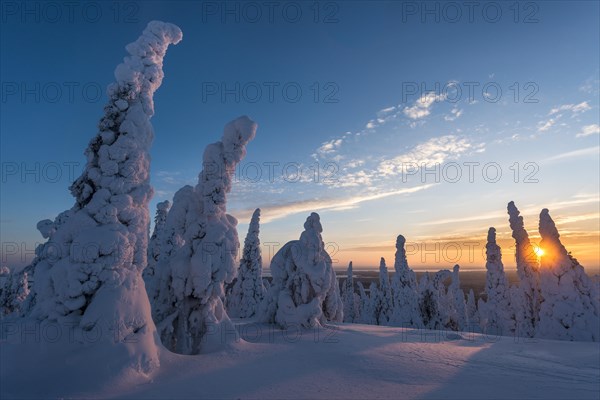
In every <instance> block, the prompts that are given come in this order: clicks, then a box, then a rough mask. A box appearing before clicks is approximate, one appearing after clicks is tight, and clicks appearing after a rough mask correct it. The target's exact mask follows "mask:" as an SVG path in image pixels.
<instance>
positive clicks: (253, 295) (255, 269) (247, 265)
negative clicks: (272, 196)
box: [226, 208, 265, 318]
mask: <svg viewBox="0 0 600 400" xmlns="http://www.w3.org/2000/svg"><path fill="white" fill-rule="evenodd" d="M259 221H260V208H257V209H256V210H254V213H253V214H252V219H251V220H250V226H249V227H248V234H247V235H246V240H244V250H243V253H242V259H241V261H240V268H239V270H238V274H237V279H236V281H235V283H234V285H233V288H232V289H231V293H229V295H228V296H227V299H226V300H227V312H228V314H229V315H230V316H232V317H239V318H249V317H252V316H254V315H255V314H256V313H257V311H258V305H259V304H260V302H261V301H262V299H263V297H264V296H265V287H264V286H263V282H262V254H261V250H260V239H259V238H258V234H259Z"/></svg>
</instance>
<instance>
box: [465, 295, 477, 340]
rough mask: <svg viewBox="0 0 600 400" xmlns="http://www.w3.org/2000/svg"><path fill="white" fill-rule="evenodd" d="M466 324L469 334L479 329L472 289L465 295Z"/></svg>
mask: <svg viewBox="0 0 600 400" xmlns="http://www.w3.org/2000/svg"><path fill="white" fill-rule="evenodd" d="M467 323H468V330H469V331H470V332H473V331H475V330H476V329H477V328H478V327H479V310H477V303H476V302H475V293H474V292H473V289H470V290H469V294H468V295H467Z"/></svg>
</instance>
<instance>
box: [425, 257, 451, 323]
mask: <svg viewBox="0 0 600 400" xmlns="http://www.w3.org/2000/svg"><path fill="white" fill-rule="evenodd" d="M450 276H451V273H450V271H448V270H447V269H446V270H441V271H438V272H436V273H435V274H434V275H433V277H431V276H430V274H429V272H426V273H425V274H424V275H423V277H422V278H421V280H420V281H419V311H420V313H421V320H422V321H423V325H424V327H425V328H427V329H443V328H444V327H445V326H446V324H447V321H449V317H448V312H447V304H446V296H447V293H446V287H445V285H444V281H445V280H447V279H448V278H449V277H450Z"/></svg>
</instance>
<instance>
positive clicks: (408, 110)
mask: <svg viewBox="0 0 600 400" xmlns="http://www.w3.org/2000/svg"><path fill="white" fill-rule="evenodd" d="M444 100H446V95H445V94H443V93H442V94H436V93H435V92H429V93H425V94H423V95H422V96H421V97H420V98H419V99H418V100H417V101H415V103H414V104H413V105H412V106H411V107H405V108H404V110H403V112H404V115H406V116H407V117H408V118H410V119H421V118H424V117H426V116H428V115H429V114H431V106H433V104H434V103H436V102H439V101H444Z"/></svg>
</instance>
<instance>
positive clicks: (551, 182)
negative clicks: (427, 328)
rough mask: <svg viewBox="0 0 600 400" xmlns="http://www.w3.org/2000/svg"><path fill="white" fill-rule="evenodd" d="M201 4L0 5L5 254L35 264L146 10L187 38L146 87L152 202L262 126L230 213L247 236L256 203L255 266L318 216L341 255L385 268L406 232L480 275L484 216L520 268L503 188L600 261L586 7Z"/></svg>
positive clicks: (595, 66)
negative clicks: (59, 10)
mask: <svg viewBox="0 0 600 400" xmlns="http://www.w3.org/2000/svg"><path fill="white" fill-rule="evenodd" d="M209 3H210V4H212V5H213V6H215V7H217V9H213V8H206V5H204V6H203V5H202V3H200V2H172V3H169V5H164V4H162V3H158V2H141V3H135V4H136V5H137V8H135V9H123V10H114V9H111V8H110V6H109V2H107V3H106V4H105V5H104V6H102V7H105V8H101V16H100V17H98V20H97V21H90V18H89V16H88V17H82V14H81V10H79V12H75V13H74V16H73V18H72V20H70V19H69V18H68V15H67V13H66V12H63V14H62V17H60V18H58V21H56V22H52V21H49V20H48V19H49V18H48V15H46V20H44V18H41V20H40V21H39V22H38V21H35V20H33V19H32V20H31V21H29V23H21V19H22V18H32V17H28V16H27V15H21V14H18V13H17V14H14V13H13V12H12V11H11V12H10V13H7V12H6V10H3V14H2V18H3V20H2V24H1V28H0V29H1V32H0V33H1V35H0V43H1V46H2V52H3V56H2V58H1V60H0V67H1V81H2V103H1V107H2V111H1V118H0V128H1V132H2V135H1V146H0V147H1V150H0V154H1V158H2V190H1V192H0V206H1V225H0V233H1V241H2V264H6V265H9V266H16V267H17V266H22V265H24V264H26V263H27V262H28V261H29V260H31V257H32V255H33V254H32V252H33V248H34V246H35V245H34V244H35V243H36V242H40V241H41V240H42V238H41V236H40V235H39V233H38V232H37V230H36V228H35V225H36V223H37V221H39V220H41V219H45V218H54V217H55V216H56V215H57V214H58V213H59V212H61V211H63V210H65V209H67V208H70V207H71V206H72V204H73V199H72V197H71V196H70V194H69V191H68V189H67V188H68V186H69V184H70V178H73V177H76V176H78V175H79V173H80V172H81V170H82V168H83V166H84V163H85V158H84V156H83V154H82V153H83V150H84V148H85V147H86V145H87V143H88V141H89V139H90V138H91V137H92V136H93V135H94V134H95V133H96V124H97V122H98V119H99V117H100V116H101V115H102V107H103V105H104V103H105V96H104V94H103V93H102V94H97V93H96V89H98V88H102V91H104V89H105V88H106V86H107V85H108V84H109V83H110V82H111V81H112V79H113V71H114V68H115V66H116V65H117V64H118V63H119V62H120V61H121V60H122V57H123V56H124V55H125V50H124V46H125V45H126V44H127V43H129V42H131V41H133V40H134V39H135V38H136V37H137V35H138V33H139V32H140V31H141V30H142V29H143V27H144V26H145V25H146V24H147V22H148V21H150V20H152V19H159V18H160V19H162V20H164V21H169V22H173V23H176V24H177V25H179V26H180V27H181V29H182V30H183V33H184V37H183V41H182V42H181V43H180V44H179V45H178V46H176V47H174V48H172V49H170V50H169V53H168V54H167V56H166V59H165V67H164V71H165V79H164V81H163V85H162V87H161V88H160V89H159V91H158V92H157V93H156V96H155V110H156V115H155V116H154V118H153V124H154V129H155V141H154V145H153V149H152V183H153V185H154V187H155V191H156V192H155V196H154V200H153V202H152V204H151V206H152V209H151V210H150V212H151V213H152V214H154V207H155V205H156V203H157V202H158V201H163V200H167V199H168V200H170V199H171V198H172V196H173V194H174V193H175V191H177V190H178V189H179V188H180V187H181V186H183V185H185V184H194V183H195V181H196V179H197V175H198V172H199V171H200V168H201V157H202V152H203V149H204V147H205V146H206V145H207V144H209V143H211V142H214V141H217V140H219V139H220V137H221V133H222V128H223V126H224V125H225V123H227V122H228V121H230V120H231V119H233V118H235V117H237V116H239V115H244V114H246V115H248V116H250V117H251V118H252V119H254V120H255V121H256V122H257V123H258V125H259V128H258V131H257V136H256V139H255V140H254V141H253V142H251V143H250V144H249V146H248V155H247V157H246V158H245V159H244V161H243V162H242V164H241V166H240V168H239V169H238V173H237V174H236V182H235V183H234V189H233V192H232V193H231V195H230V203H229V206H228V209H229V212H230V213H231V214H232V215H234V216H235V217H237V218H238V219H239V221H240V224H239V226H238V231H239V235H240V240H241V241H243V238H244V237H245V235H246V230H247V222H248V219H249V217H250V215H251V213H252V211H253V210H254V209H255V208H256V207H260V208H261V209H262V210H263V218H262V224H261V241H262V243H263V258H264V260H265V262H266V263H267V262H268V260H269V258H270V255H272V251H273V250H275V251H276V250H277V249H278V247H280V246H281V245H283V244H284V243H285V242H287V241H289V240H293V239H297V238H298V237H299V235H300V233H301V232H302V229H303V228H302V225H303V223H304V220H305V219H306V217H307V216H308V215H309V214H310V212H312V211H315V212H318V213H319V214H320V215H321V222H322V224H323V228H324V231H323V238H324V240H325V242H327V246H328V250H329V252H330V254H331V255H332V258H333V259H334V260H335V265H334V266H335V267H336V268H344V267H345V266H346V264H347V262H348V261H349V260H353V261H354V265H355V266H356V267H359V268H360V267H364V268H367V267H376V266H378V264H379V258H380V257H382V256H383V257H385V258H386V260H387V261H388V266H392V265H393V256H394V251H395V250H394V243H395V239H396V236H397V235H398V234H403V235H404V236H405V237H406V238H407V243H408V247H407V250H408V252H409V263H410V265H411V266H412V267H413V268H415V269H417V270H419V269H430V270H437V269H441V268H451V267H452V265H454V264H456V263H458V264H460V265H461V266H462V267H463V268H464V270H468V269H474V268H479V269H481V268H483V267H484V266H485V260H484V258H483V256H484V248H485V239H486V234H487V230H488V228H489V227H490V226H494V227H496V229H497V231H498V238H499V244H500V245H501V246H502V248H503V256H504V264H505V266H506V267H507V269H514V260H513V248H512V246H513V245H514V242H513V241H512V239H511V237H510V229H509V225H508V215H507V213H506V205H507V203H508V202H509V201H511V200H513V201H515V203H516V205H517V207H518V208H519V209H520V210H521V213H522V215H523V216H524V218H525V226H526V228H527V230H528V231H529V234H530V236H531V237H532V239H533V241H534V242H535V241H537V240H538V238H539V237H538V233H537V225H538V216H539V213H540V211H541V210H542V209H543V208H548V209H549V210H550V215H551V216H552V217H553V218H554V220H555V221H556V223H557V226H558V229H559V232H560V233H561V239H562V240H563V244H565V246H566V247H567V250H569V251H571V252H572V253H573V255H574V256H575V257H576V258H577V259H578V260H579V261H580V262H581V263H582V264H583V265H584V266H585V267H586V269H587V270H589V271H590V272H593V273H597V272H598V266H599V265H600V255H599V241H600V236H599V231H600V209H599V207H600V206H599V204H600V203H599V201H600V197H599V196H600V193H599V191H600V172H599V171H600V147H599V133H600V127H599V124H600V121H599V119H600V118H599V106H600V102H599V96H600V94H599V85H600V60H599V56H598V48H600V22H599V19H598V14H599V12H600V10H599V4H598V2H566V1H565V2H561V1H552V2H531V4H534V5H535V7H534V8H527V9H525V8H524V6H523V5H521V9H519V10H518V11H519V12H518V13H517V14H518V15H517V14H515V12H516V11H515V10H514V9H511V8H510V7H509V3H495V4H497V5H501V8H500V11H501V16H500V17H498V18H497V20H496V21H492V20H493V18H491V17H490V15H493V12H492V11H490V10H487V11H489V14H483V13H482V10H481V9H476V10H475V11H474V14H473V20H472V21H469V19H468V13H467V10H466V9H465V10H462V11H461V12H462V14H461V15H462V17H461V18H459V19H458V21H456V22H451V21H450V19H452V18H453V17H454V14H452V13H451V11H452V10H447V9H446V10H445V11H444V9H441V8H440V9H438V11H437V14H435V13H436V11H434V14H433V15H430V14H427V13H425V14H423V13H422V10H420V9H417V10H416V11H415V10H414V9H412V8H406V2H404V5H403V2H390V3H382V4H383V6H381V7H377V8H371V7H369V6H368V4H367V3H366V2H339V3H337V2H331V3H319V8H318V9H315V8H314V6H311V4H313V3H312V2H298V3H294V4H296V5H298V7H299V10H300V14H293V11H297V10H295V9H294V10H290V9H288V8H285V5H286V4H287V3H281V4H280V6H281V7H279V8H276V9H274V10H273V13H272V15H271V14H269V12H268V11H269V10H268V9H266V8H264V9H260V8H259V12H260V13H261V14H260V18H259V17H256V18H255V16H256V15H257V14H254V11H256V10H249V9H242V8H241V7H242V6H241V5H240V4H241V3H236V2H234V3H231V4H233V6H232V7H235V5H236V4H237V6H238V7H239V9H235V8H232V9H231V10H229V11H230V13H222V11H223V10H220V9H218V7H222V4H221V3H220V2H212V3H211V2H209ZM408 3H411V4H413V2H408ZM256 4H259V5H260V4H262V3H256ZM278 4H279V3H278ZM327 4H329V6H327ZM414 4H416V5H417V7H420V6H421V5H422V4H423V3H414ZM430 4H438V5H439V4H441V3H436V2H431V3H430ZM259 7H260V6H259ZM311 7H313V8H311ZM432 7H433V6H432ZM283 9H285V10H286V12H289V14H283V13H282V10H283ZM63 11H64V10H63ZM116 11H120V13H119V14H115V12H116ZM452 12H453V11H452ZM292 14H293V15H299V17H297V18H296V17H292V16H291V15H292ZM42 17H43V16H42ZM270 17H272V19H270ZM436 17H439V18H437V19H438V21H436ZM294 18H295V19H297V21H294ZM255 19H257V21H256V22H255V21H254V20H255ZM574 21H576V23H574ZM26 22H27V21H26ZM23 43H27V50H24V48H23V47H22V45H23ZM64 43H69V45H68V46H64ZM57 88H58V89H57ZM70 88H72V91H70ZM57 90H58V91H57ZM36 163H37V164H36ZM422 163H425V165H426V170H423V169H422V168H418V169H417V168H415V167H416V166H419V165H421V164H422ZM436 166H437V167H436ZM70 168H72V170H71V169H70ZM436 168H438V169H437V170H436ZM28 171H29V172H28ZM31 171H34V172H31ZM299 172H300V173H299ZM457 173H458V174H459V175H457ZM69 175H71V176H69ZM73 175H74V176H73ZM457 251H459V252H460V253H457ZM471 256H472V257H471Z"/></svg>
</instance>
